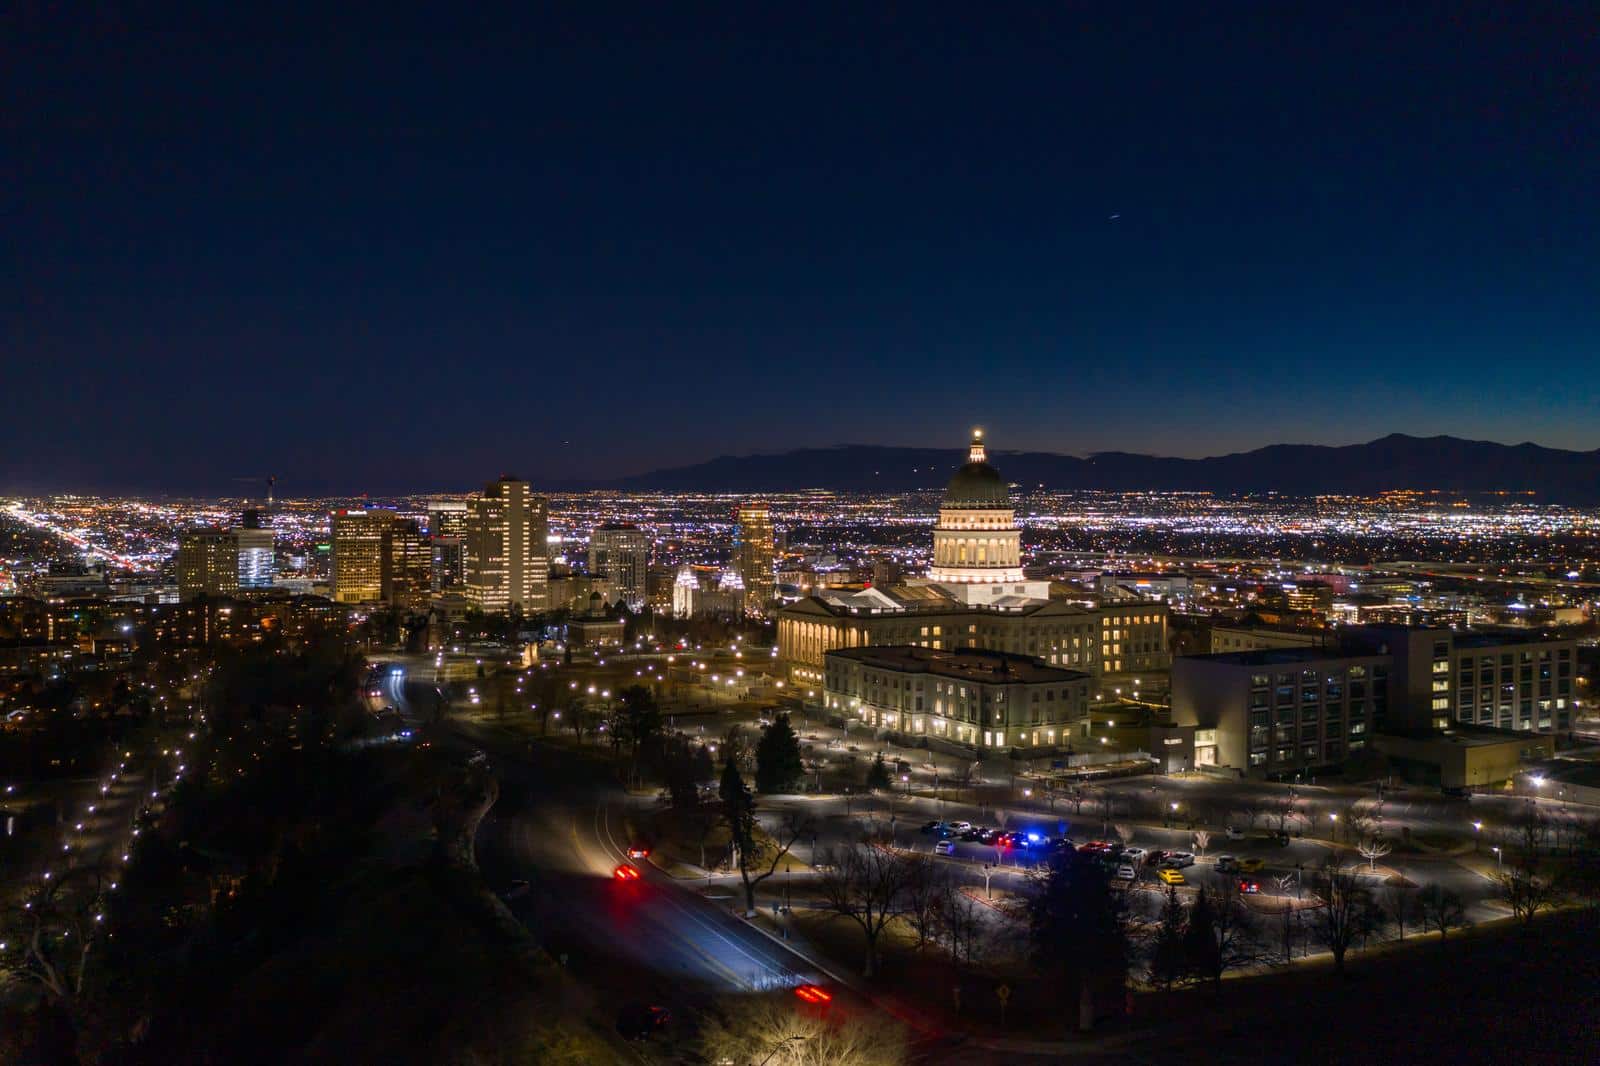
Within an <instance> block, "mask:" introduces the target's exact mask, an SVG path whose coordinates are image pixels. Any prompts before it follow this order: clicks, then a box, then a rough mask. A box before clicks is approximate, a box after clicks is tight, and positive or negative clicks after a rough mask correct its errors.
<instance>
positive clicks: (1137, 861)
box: [1122, 848, 1150, 866]
mask: <svg viewBox="0 0 1600 1066" xmlns="http://www.w3.org/2000/svg"><path fill="white" fill-rule="evenodd" d="M1149 857H1150V853H1149V852H1148V851H1146V850H1145V849H1144V848H1123V849H1122V858H1123V860H1124V861H1125V862H1131V863H1133V864H1134V865H1135V866H1140V865H1143V863H1144V861H1145V860H1146V859H1148V858H1149Z"/></svg>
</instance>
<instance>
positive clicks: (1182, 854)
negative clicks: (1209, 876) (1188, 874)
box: [1161, 851, 1194, 870]
mask: <svg viewBox="0 0 1600 1066" xmlns="http://www.w3.org/2000/svg"><path fill="white" fill-rule="evenodd" d="M1161 865H1162V866H1165V867H1166V868H1167V869H1169V870H1181V869H1183V868H1184V867H1185V866H1193V865H1194V856H1193V855H1192V854H1190V853H1189V852H1187V851H1173V852H1169V853H1168V854H1167V857H1166V858H1165V859H1163V860H1161Z"/></svg>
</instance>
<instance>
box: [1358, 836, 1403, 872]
mask: <svg viewBox="0 0 1600 1066" xmlns="http://www.w3.org/2000/svg"><path fill="white" fill-rule="evenodd" d="M1393 850H1394V845H1392V844H1390V843H1389V842H1388V841H1387V840H1385V839H1383V838H1382V837H1375V836H1369V837H1363V838H1362V840H1361V843H1360V844H1358V845H1356V851H1358V852H1360V853H1361V857H1362V858H1363V859H1366V860H1367V871H1368V872H1369V873H1370V872H1372V871H1374V870H1376V869H1377V868H1378V860H1379V859H1381V858H1383V857H1384V856H1385V855H1387V854H1389V852H1391V851H1393Z"/></svg>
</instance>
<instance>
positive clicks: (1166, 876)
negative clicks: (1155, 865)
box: [1156, 868, 1184, 885]
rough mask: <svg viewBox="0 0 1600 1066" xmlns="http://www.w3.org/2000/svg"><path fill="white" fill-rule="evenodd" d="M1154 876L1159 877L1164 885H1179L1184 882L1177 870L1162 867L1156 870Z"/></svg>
mask: <svg viewBox="0 0 1600 1066" xmlns="http://www.w3.org/2000/svg"><path fill="white" fill-rule="evenodd" d="M1156 876H1157V877H1159V878H1161V883H1162V884H1164V885H1181V884H1183V883H1184V879H1183V874H1181V873H1179V872H1178V871H1177V870H1169V869H1164V868H1163V869H1160V870H1157V871H1156Z"/></svg>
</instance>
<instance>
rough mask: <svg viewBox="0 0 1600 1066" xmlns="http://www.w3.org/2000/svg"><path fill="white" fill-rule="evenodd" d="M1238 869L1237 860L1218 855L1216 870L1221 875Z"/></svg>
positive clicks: (1229, 856) (1228, 856)
mask: <svg viewBox="0 0 1600 1066" xmlns="http://www.w3.org/2000/svg"><path fill="white" fill-rule="evenodd" d="M1238 868H1239V860H1238V859H1237V858H1235V857H1234V856H1232V855H1218V856H1217V869H1218V870H1220V871H1222V872H1223V873H1231V872H1233V871H1234V870H1237V869H1238Z"/></svg>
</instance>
